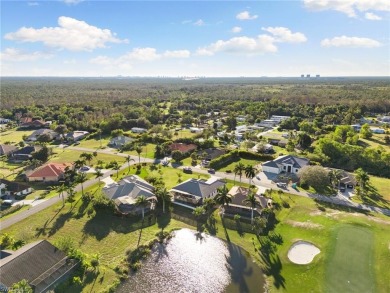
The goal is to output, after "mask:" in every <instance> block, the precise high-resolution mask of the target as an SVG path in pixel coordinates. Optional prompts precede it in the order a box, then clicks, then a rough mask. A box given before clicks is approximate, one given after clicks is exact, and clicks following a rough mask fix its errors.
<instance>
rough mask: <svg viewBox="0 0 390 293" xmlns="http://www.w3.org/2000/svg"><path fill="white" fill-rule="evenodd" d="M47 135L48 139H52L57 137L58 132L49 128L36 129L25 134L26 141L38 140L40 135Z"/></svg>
mask: <svg viewBox="0 0 390 293" xmlns="http://www.w3.org/2000/svg"><path fill="white" fill-rule="evenodd" d="M43 135H45V136H47V138H48V141H52V140H54V139H56V138H57V137H58V133H57V132H55V131H54V130H51V129H46V128H43V129H38V130H35V131H34V132H33V133H31V134H30V135H29V136H27V138H26V141H38V140H39V137H40V136H43Z"/></svg>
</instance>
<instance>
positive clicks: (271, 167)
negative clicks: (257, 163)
mask: <svg viewBox="0 0 390 293" xmlns="http://www.w3.org/2000/svg"><path fill="white" fill-rule="evenodd" d="M309 162H310V161H309V160H308V159H305V158H299V157H294V156H291V155H285V156H280V157H279V158H277V159H275V160H273V161H268V162H265V163H263V164H262V167H263V172H269V173H273V174H280V173H282V172H285V173H293V174H297V173H298V172H299V170H300V169H301V168H303V167H305V166H307V165H309Z"/></svg>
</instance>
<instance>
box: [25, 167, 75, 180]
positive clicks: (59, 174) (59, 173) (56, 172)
mask: <svg viewBox="0 0 390 293" xmlns="http://www.w3.org/2000/svg"><path fill="white" fill-rule="evenodd" d="M71 166H72V164H70V163H48V164H45V165H43V166H41V167H38V168H37V169H35V170H34V171H33V172H32V173H30V174H29V175H27V179H28V181H30V182H32V181H42V182H58V181H59V180H61V179H63V178H64V173H65V169H66V168H70V167H71Z"/></svg>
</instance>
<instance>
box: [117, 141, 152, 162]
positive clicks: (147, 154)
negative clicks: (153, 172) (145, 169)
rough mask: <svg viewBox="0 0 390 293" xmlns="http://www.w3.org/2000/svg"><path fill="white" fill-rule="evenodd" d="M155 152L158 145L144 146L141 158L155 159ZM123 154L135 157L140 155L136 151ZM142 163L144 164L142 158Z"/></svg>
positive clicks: (149, 144)
mask: <svg viewBox="0 0 390 293" xmlns="http://www.w3.org/2000/svg"><path fill="white" fill-rule="evenodd" d="M155 150H156V145H155V144H153V143H148V144H146V145H143V146H142V152H141V154H140V156H141V157H143V158H149V159H154V152H155ZM123 153H124V154H129V155H133V156H138V153H137V152H136V151H135V150H134V151H125V152H123ZM141 162H142V158H141Z"/></svg>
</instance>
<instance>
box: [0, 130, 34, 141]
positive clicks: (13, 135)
mask: <svg viewBox="0 0 390 293" xmlns="http://www.w3.org/2000/svg"><path fill="white" fill-rule="evenodd" d="M33 132H34V131H33V130H16V129H13V130H7V131H5V132H0V142H1V143H5V142H10V143H11V144H15V143H18V142H20V141H22V140H23V135H30V134H31V133H33Z"/></svg>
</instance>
